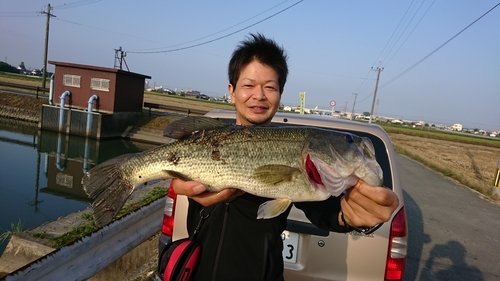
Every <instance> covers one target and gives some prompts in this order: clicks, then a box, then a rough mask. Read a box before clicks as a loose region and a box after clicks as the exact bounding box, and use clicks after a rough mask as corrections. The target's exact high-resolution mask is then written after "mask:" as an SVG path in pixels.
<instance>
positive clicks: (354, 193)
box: [340, 180, 399, 227]
mask: <svg viewBox="0 0 500 281" xmlns="http://www.w3.org/2000/svg"><path fill="white" fill-rule="evenodd" d="M340 206H341V207H342V213H344V219H345V222H346V223H347V224H349V225H350V226H355V227H372V226H375V225H377V224H379V223H382V222H386V221H389V219H390V218H391V216H392V213H393V212H394V211H395V210H396V208H397V207H398V206H399V199H398V196H397V195H396V194H395V193H394V192H393V191H392V190H391V189H389V188H387V187H377V186H371V185H369V184H367V183H366V182H364V181H362V180H359V181H358V182H357V183H356V184H355V185H354V186H353V187H352V188H350V189H348V190H347V191H346V194H345V196H344V197H343V198H342V199H341V201H340Z"/></svg>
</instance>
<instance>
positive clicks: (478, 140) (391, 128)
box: [377, 123, 500, 148]
mask: <svg viewBox="0 0 500 281" xmlns="http://www.w3.org/2000/svg"><path fill="white" fill-rule="evenodd" d="M377 124H378V125H380V126H381V127H382V128H384V130H385V131H386V132H387V133H392V134H405V135H410V136H417V137H423V138H431V139H438V140H446V141H454V142H460V143H468V144H476V145H484V146H488V147H499V148H500V138H495V139H493V138H487V137H482V136H477V135H473V134H467V133H457V132H450V131H442V130H437V129H432V128H411V127H402V126H396V125H389V124H386V123H377Z"/></svg>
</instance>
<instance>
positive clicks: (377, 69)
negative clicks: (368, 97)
mask: <svg viewBox="0 0 500 281" xmlns="http://www.w3.org/2000/svg"><path fill="white" fill-rule="evenodd" d="M372 70H374V71H377V72H378V73H377V82H376V83H375V92H374V93H373V101H372V111H371V112H370V121H368V123H371V122H372V118H373V108H374V107H375V100H376V98H377V89H378V80H379V79H380V72H381V71H382V70H384V68H383V67H382V68H380V67H377V68H376V69H373V67H372Z"/></svg>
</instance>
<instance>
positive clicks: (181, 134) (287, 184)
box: [82, 117, 382, 224]
mask: <svg viewBox="0 0 500 281" xmlns="http://www.w3.org/2000/svg"><path fill="white" fill-rule="evenodd" d="M199 118H202V119H201V121H202V122H199V120H200V119H199ZM207 119H208V120H207ZM211 126H212V127H213V128H214V129H211V128H210V127H211ZM165 132H166V133H165ZM164 134H166V135H167V136H170V137H172V136H173V137H177V138H179V140H178V141H176V142H173V143H169V144H165V145H163V146H159V147H157V148H153V149H151V150H148V151H145V152H142V153H139V154H135V155H124V156H120V157H117V158H116V159H112V160H110V161H107V162H104V163H102V164H99V165H98V166H96V167H94V168H92V169H91V170H90V171H89V172H87V173H86V174H85V175H84V177H83V179H82V184H83V186H84V189H85V191H86V192H87V194H89V196H90V197H92V198H94V199H95V201H94V204H93V208H94V214H95V215H94V217H95V219H96V223H98V224H105V223H107V222H108V221H110V220H111V219H112V218H113V217H114V215H115V214H116V213H117V212H118V211H119V209H120V208H121V207H122V206H123V204H124V202H122V201H123V198H125V199H126V197H128V196H129V195H130V194H131V193H132V192H133V190H134V189H135V188H137V187H138V186H140V185H142V184H144V183H145V182H148V181H153V180H159V179H167V178H181V179H183V180H192V181H197V182H201V183H203V184H204V185H205V186H207V190H209V191H213V192H218V191H220V190H223V189H225V188H238V189H241V190H243V191H245V192H248V193H251V194H254V195H257V196H261V197H268V198H270V199H274V200H270V201H268V202H266V203H265V205H263V206H261V208H259V214H258V216H259V218H270V217H273V216H277V215H279V214H280V213H281V212H283V211H285V210H286V208H288V206H289V205H290V204H291V202H299V201H321V200H325V199H327V198H328V197H330V196H332V195H334V196H337V195H339V194H340V193H341V192H342V191H344V190H345V189H346V188H348V187H349V186H352V185H353V184H354V183H355V181H357V179H358V178H360V177H363V180H365V181H367V182H368V183H369V184H372V185H381V183H382V176H381V175H382V171H381V169H380V166H378V164H377V163H376V160H375V156H374V154H373V153H370V152H373V151H374V149H373V145H372V144H371V142H370V141H369V139H367V138H361V137H358V136H356V135H352V134H349V133H344V132H339V131H334V130H325V129H319V128H314V127H291V126H283V127H271V126H269V127H257V126H254V127H242V126H231V125H228V124H225V123H223V122H221V121H218V120H215V119H210V118H205V117H186V118H183V119H181V120H179V121H176V122H173V123H171V124H170V125H168V126H167V128H166V129H165V131H164ZM308 161H309V162H308ZM306 162H308V165H307V166H309V168H310V169H313V170H314V172H315V173H314V174H317V175H319V176H320V177H321V178H320V179H315V180H311V179H310V175H309V174H308V172H307V171H306ZM316 170H317V172H316ZM110 177H111V180H110ZM104 179H107V180H104ZM110 194H112V195H113V196H114V197H116V198H113V196H110ZM117 195H119V196H117ZM96 214H98V215H96Z"/></svg>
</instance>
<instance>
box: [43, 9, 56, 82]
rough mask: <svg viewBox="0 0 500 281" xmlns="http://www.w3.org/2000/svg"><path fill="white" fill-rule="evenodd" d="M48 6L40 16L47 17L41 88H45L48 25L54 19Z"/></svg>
mask: <svg viewBox="0 0 500 281" xmlns="http://www.w3.org/2000/svg"><path fill="white" fill-rule="evenodd" d="M50 10H51V8H50V4H48V5H47V12H42V14H46V15H47V24H46V25H45V50H44V52H43V69H42V88H45V79H46V78H47V53H48V50H49V24H50V17H54V15H52V14H51V13H50Z"/></svg>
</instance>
